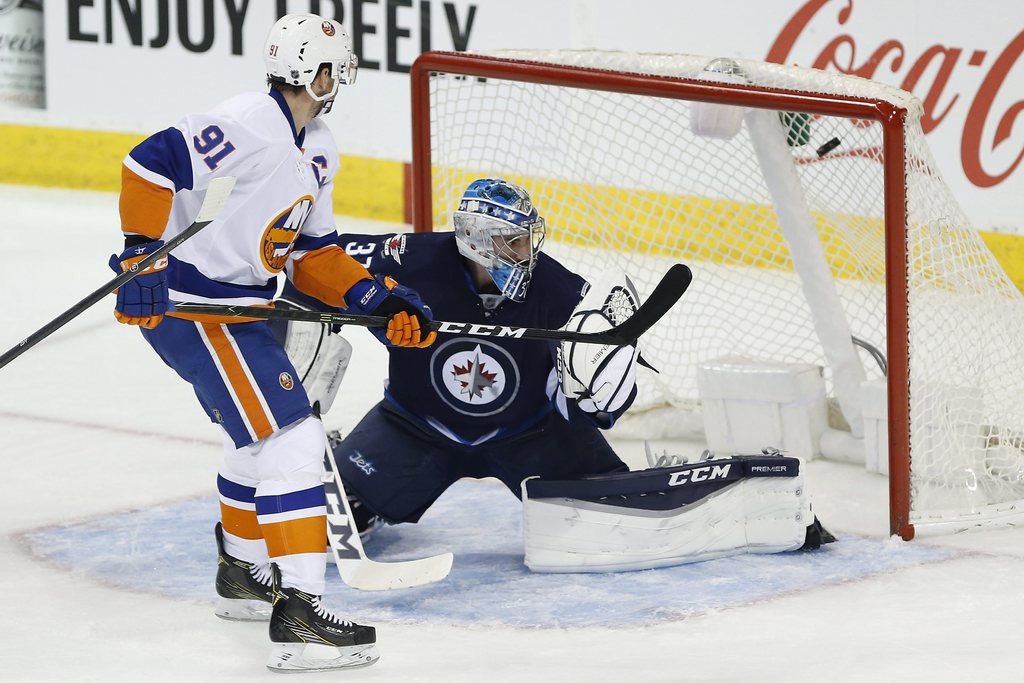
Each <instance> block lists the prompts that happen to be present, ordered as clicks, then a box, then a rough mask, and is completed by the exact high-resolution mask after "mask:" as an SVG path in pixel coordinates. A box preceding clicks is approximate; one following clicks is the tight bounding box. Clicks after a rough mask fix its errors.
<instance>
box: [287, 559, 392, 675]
mask: <svg viewBox="0 0 1024 683" xmlns="http://www.w3.org/2000/svg"><path fill="white" fill-rule="evenodd" d="M271 567H272V571H273V581H274V610H273V614H272V615H271V617H270V642H271V650H270V658H269V659H268V660H267V668H268V669H270V670H271V671H277V672H284V673H291V672H297V671H330V670H332V669H352V668H356V667H360V666H369V665H370V664H373V663H374V662H376V661H377V660H378V659H380V655H378V654H377V648H376V647H375V646H374V645H375V643H376V642H377V632H376V630H375V629H374V628H373V627H372V626H360V625H359V624H355V623H352V622H351V621H344V620H343V619H339V618H338V617H337V616H335V615H334V614H333V613H331V611H330V610H328V609H327V608H325V607H324V606H323V605H321V604H320V596H319V595H311V594H309V593H305V592H303V591H300V590H298V589H297V588H281V587H280V585H281V573H280V570H279V569H278V568H277V565H274V564H272V565H271Z"/></svg>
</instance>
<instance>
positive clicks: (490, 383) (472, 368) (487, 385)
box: [452, 346, 498, 401]
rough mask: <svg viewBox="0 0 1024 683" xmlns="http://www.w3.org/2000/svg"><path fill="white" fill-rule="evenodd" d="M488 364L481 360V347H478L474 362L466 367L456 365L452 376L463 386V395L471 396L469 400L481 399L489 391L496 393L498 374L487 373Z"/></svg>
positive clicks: (471, 361)
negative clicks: (485, 391)
mask: <svg viewBox="0 0 1024 683" xmlns="http://www.w3.org/2000/svg"><path fill="white" fill-rule="evenodd" d="M485 366H486V363H483V362H481V360H480V347H479V346H478V347H476V353H475V355H474V356H473V360H470V361H467V362H466V364H465V365H455V367H453V368H452V376H453V377H454V378H455V381H456V382H458V383H459V384H461V385H462V393H463V394H467V395H468V396H469V400H470V401H472V400H473V399H474V398H480V397H482V396H483V394H484V390H485V389H487V390H488V391H490V392H491V393H494V391H495V386H494V384H495V381H494V380H495V378H496V377H497V376H498V373H496V372H487V368H486V367H485Z"/></svg>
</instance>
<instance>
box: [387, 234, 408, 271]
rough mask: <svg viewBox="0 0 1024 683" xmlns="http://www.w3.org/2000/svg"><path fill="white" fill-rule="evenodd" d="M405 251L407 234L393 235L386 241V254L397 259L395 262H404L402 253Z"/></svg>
mask: <svg viewBox="0 0 1024 683" xmlns="http://www.w3.org/2000/svg"><path fill="white" fill-rule="evenodd" d="M404 253H405V235H392V236H391V237H389V238H388V239H387V240H386V241H385V242H384V255H385V256H390V257H391V258H393V259H395V263H398V264H401V263H402V254H404Z"/></svg>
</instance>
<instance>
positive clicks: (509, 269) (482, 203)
mask: <svg viewBox="0 0 1024 683" xmlns="http://www.w3.org/2000/svg"><path fill="white" fill-rule="evenodd" d="M452 221H453V222H454V224H455V243H456V244H457V245H458V247H459V253H460V254H462V255H463V256H465V257H466V258H468V259H469V260H471V261H474V262H475V263H479V264H480V265H481V266H483V267H484V268H485V269H486V270H487V272H488V274H489V275H490V276H491V279H492V280H494V284H496V285H497V286H498V289H499V290H501V293H502V294H503V295H504V296H505V297H506V298H508V299H510V300H511V301H516V302H522V301H523V300H524V299H525V298H526V288H527V286H528V285H529V284H530V275H531V273H532V272H533V269H534V266H536V265H537V256H538V254H540V248H541V245H542V244H543V243H544V233H545V225H544V219H543V218H541V217H540V215H539V214H538V213H537V207H535V206H534V205H533V202H532V201H531V200H530V195H529V194H527V192H526V190H524V189H523V188H521V187H519V186H518V185H513V184H512V183H510V182H508V181H506V180H502V179H500V178H482V179H480V180H474V181H473V182H472V183H470V185H469V187H468V188H466V191H465V193H463V195H462V198H461V199H460V200H459V208H458V210H456V211H455V213H454V214H453V216H452Z"/></svg>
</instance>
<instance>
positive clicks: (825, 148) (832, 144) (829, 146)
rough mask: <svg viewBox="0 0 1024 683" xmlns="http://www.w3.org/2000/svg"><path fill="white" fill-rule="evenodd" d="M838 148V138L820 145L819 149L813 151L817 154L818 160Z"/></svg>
mask: <svg viewBox="0 0 1024 683" xmlns="http://www.w3.org/2000/svg"><path fill="white" fill-rule="evenodd" d="M838 146H839V138H832V139H831V140H829V141H828V142H826V143H825V144H824V145H822V146H821V147H819V148H818V149H817V150H815V151H816V152H817V153H818V158H819V159H820V158H821V157H823V156H825V155H826V154H828V153H829V152H831V151H832V150H834V149H835V148H836V147H838Z"/></svg>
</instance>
